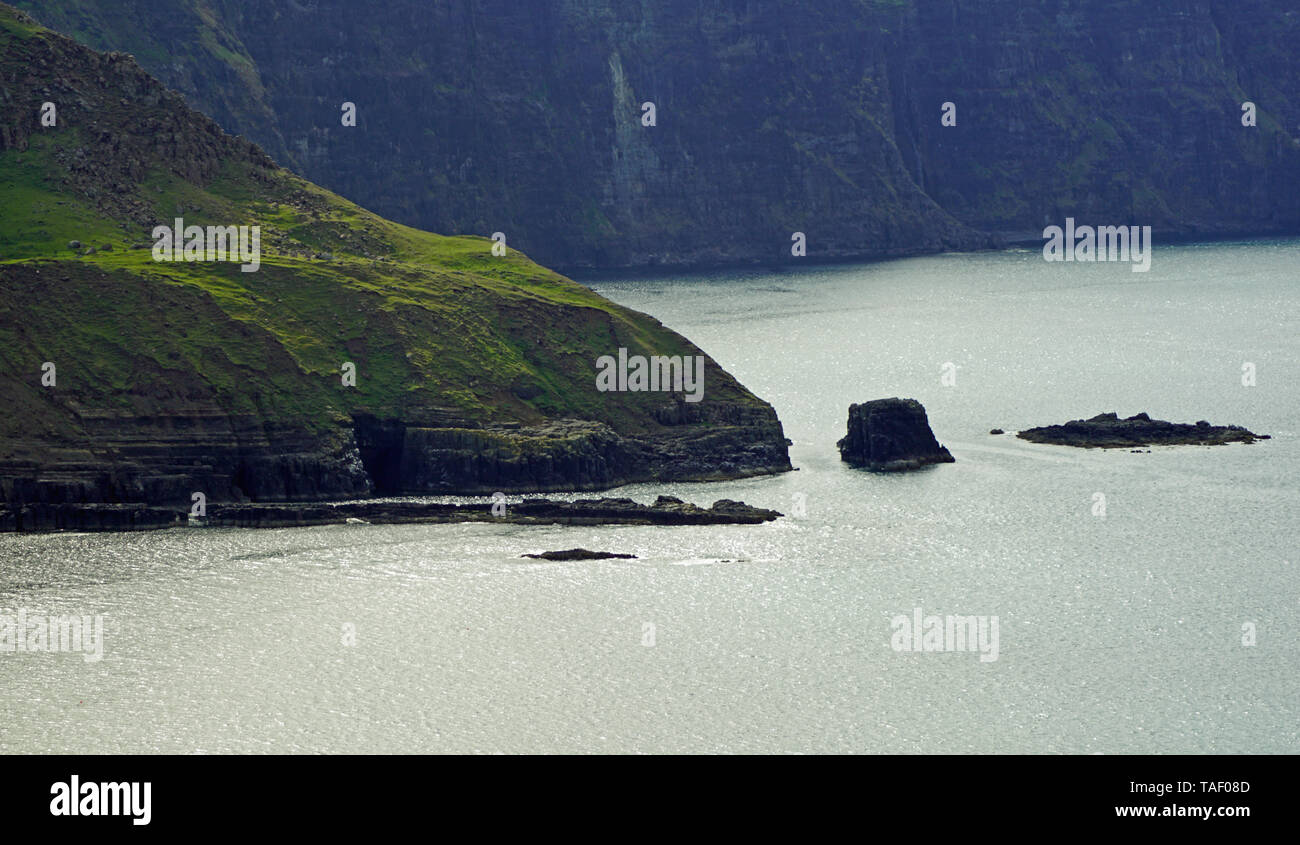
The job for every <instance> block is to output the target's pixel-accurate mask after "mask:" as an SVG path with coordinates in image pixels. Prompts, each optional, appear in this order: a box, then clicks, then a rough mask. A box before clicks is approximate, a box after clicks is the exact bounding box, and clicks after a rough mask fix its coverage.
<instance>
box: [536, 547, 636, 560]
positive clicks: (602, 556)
mask: <svg viewBox="0 0 1300 845" xmlns="http://www.w3.org/2000/svg"><path fill="white" fill-rule="evenodd" d="M520 557H529V558H532V559H534V560H636V555H628V554H621V553H619V552H593V551H592V550H591V549H581V548H579V549H564V550H563V551H558V552H541V553H540V554H535V555H531V554H530V555H520Z"/></svg>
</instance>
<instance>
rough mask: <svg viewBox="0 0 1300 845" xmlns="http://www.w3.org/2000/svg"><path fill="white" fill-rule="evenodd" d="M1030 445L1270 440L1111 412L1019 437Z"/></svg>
mask: <svg viewBox="0 0 1300 845" xmlns="http://www.w3.org/2000/svg"><path fill="white" fill-rule="evenodd" d="M1016 436H1017V437H1019V438H1020V439H1021V440H1028V441H1030V442H1031V443H1049V444H1052V445H1056V446H1075V447H1079V448H1083V449H1132V448H1133V447H1135V446H1183V445H1188V446H1218V445H1222V444H1224V443H1254V442H1255V441H1256V440H1269V439H1270V437H1269V435H1267V434H1255V433H1254V432H1252V431H1248V430H1247V429H1245V428H1242V427H1241V426H1239V425H1210V423H1209V422H1207V421H1205V420H1200V421H1198V422H1196V423H1195V424H1191V423H1173V422H1167V421H1166V420H1153V419H1151V417H1150V416H1148V415H1147V414H1145V413H1143V414H1135V415H1133V416H1131V417H1128V418H1127V419H1120V417H1119V415H1118V414H1116V413H1114V412H1111V413H1106V414H1098V415H1097V416H1095V417H1091V418H1090V419H1086V420H1071V421H1070V422H1067V423H1064V424H1062V425H1048V426H1041V427H1038V428H1030V429H1026V430H1024V431H1021V432H1018V433H1017V434H1016Z"/></svg>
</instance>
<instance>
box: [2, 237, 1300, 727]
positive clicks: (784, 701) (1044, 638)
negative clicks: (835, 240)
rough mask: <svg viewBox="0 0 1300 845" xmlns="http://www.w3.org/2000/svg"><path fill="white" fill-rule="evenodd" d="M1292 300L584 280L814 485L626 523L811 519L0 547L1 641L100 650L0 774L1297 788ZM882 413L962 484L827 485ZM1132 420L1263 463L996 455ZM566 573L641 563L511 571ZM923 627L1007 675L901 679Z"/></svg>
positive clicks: (881, 281)
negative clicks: (779, 761) (768, 778)
mask: <svg viewBox="0 0 1300 845" xmlns="http://www.w3.org/2000/svg"><path fill="white" fill-rule="evenodd" d="M1298 269H1300V242H1297V241H1283V242H1278V241H1270V242H1256V243H1250V244H1213V245H1195V246H1184V247H1171V248H1166V249H1161V250H1158V251H1157V253H1156V256H1155V261H1154V264H1153V266H1152V269H1151V272H1149V273H1146V274H1140V273H1131V272H1130V271H1129V270H1128V268H1127V267H1126V266H1121V265H1081V264H1073V265H1059V264H1058V265H1050V264H1047V263H1046V262H1044V261H1043V260H1042V258H1041V256H1040V255H1039V254H1038V253H1037V252H1009V253H1001V254H978V255H944V256H937V257H928V258H918V259H912V260H906V261H897V262H890V263H882V264H871V265H855V266H838V267H830V268H826V267H822V268H814V269H810V270H808V271H807V272H801V273H790V272H787V273H780V274H773V273H762V272H743V273H742V272H729V273H719V274H712V275H706V276H691V277H684V276H680V275H678V276H674V277H666V278H655V279H633V280H596V281H592V282H590V284H592V286H593V287H595V288H596V289H597V290H598V291H600V292H601V293H603V294H605V295H607V296H609V297H610V298H612V299H614V300H616V301H618V302H620V303H623V304H626V305H628V306H631V307H633V308H636V309H638V310H642V311H645V312H648V313H650V314H653V315H655V316H656V317H658V318H660V319H662V320H663V321H664V322H665V323H666V324H667V325H669V326H671V327H673V328H675V329H677V330H679V331H681V332H683V333H684V334H686V335H687V336H688V337H690V338H691V339H692V340H694V341H696V342H697V343H698V344H699V345H700V346H701V347H703V348H704V349H705V350H706V351H707V352H708V353H709V354H711V355H712V356H713V357H714V358H716V359H717V360H718V362H719V363H720V364H721V365H722V366H724V367H725V368H727V369H728V370H730V371H731V372H732V373H734V374H735V375H736V376H737V377H738V378H739V379H740V380H741V381H742V382H743V383H744V384H746V385H747V386H748V387H750V388H751V389H752V390H753V391H754V392H755V393H757V394H758V395H760V396H763V397H764V398H766V399H768V400H770V401H771V402H772V403H773V404H774V406H775V407H776V409H777V412H778V413H779V414H780V417H781V419H782V421H783V422H784V424H785V428H786V432H787V434H788V435H789V436H790V437H791V438H792V439H793V440H794V446H793V448H792V450H791V456H792V459H793V461H794V464H795V465H796V466H797V467H798V468H799V470H798V471H797V472H793V473H788V474H785V475H783V476H780V477H772V478H761V479H749V480H745V481H740V482H735V483H721V484H694V485H692V484H680V485H638V486H633V487H628V488H624V489H622V490H619V491H618V494H619V495H627V496H633V497H636V498H638V499H642V500H646V501H649V500H652V499H653V497H654V496H655V495H657V494H660V493H668V494H673V495H678V496H681V497H683V498H687V499H690V500H693V501H697V502H701V503H704V504H708V503H711V502H712V501H713V500H715V499H718V498H737V499H743V500H745V501H747V502H750V503H751V504H756V505H764V506H770V507H776V508H778V509H780V510H782V511H785V512H787V513H790V512H793V511H794V509H795V508H796V506H797V497H799V496H800V494H802V500H803V501H804V502H806V516H805V517H802V518H793V517H792V518H786V519H782V520H780V521H778V522H776V523H773V524H768V525H764V526H757V527H688V528H641V527H600V528H560V527H521V526H502V525H454V526H420V525H407V526H328V527H316V528H303V529H284V530H263V531H246V530H233V529H232V530H225V529H221V530H218V529H178V530H170V531H160V532H150V533H139V534H99V535H87V534H81V535H45V536H14V535H0V608H9V611H10V612H12V611H13V610H14V609H15V608H17V607H23V608H26V609H27V611H28V613H40V612H46V613H55V614H58V613H78V614H104V615H105V618H106V626H107V633H106V635H105V650H104V657H103V659H102V660H101V661H99V662H86V661H85V660H84V659H83V658H82V656H80V655H76V654H48V653H0V751H4V752H46V751H58V752H140V751H143V752H154V751H157V752H223V751H225V752H231V751H233V752H260V751H289V752H299V751H302V752H314V751H338V752H343V751H350V752H406V751H483V752H497V751H525V752H539V751H595V752H613V751H633V752H650V751H774V752H804V751H862V752H946V751H952V752H974V751H979V752H997V751H1005V752H1013V751H1032V752H1076V753H1090V752H1104V753H1123V752H1152V751H1161V752H1174V751H1180V752H1247V751H1249V752H1291V753H1295V752H1298V751H1300V727H1298V726H1300V634H1298V633H1297V632H1298V630H1300V628H1298V627H1297V623H1298V622H1300V575H1297V563H1298V562H1300V550H1298V549H1297V536H1298V534H1300V529H1298V528H1297V524H1300V520H1298V519H1297V517H1298V516H1300V491H1298V489H1297V488H1298V486H1297V481H1296V479H1297V477H1298V475H1300V449H1298V446H1297V443H1298V441H1297V430H1298V423H1297V413H1298V412H1300V282H1298V281H1297V279H1298V272H1297V271H1298ZM1247 362H1249V363H1253V364H1254V365H1255V368H1256V373H1257V376H1256V379H1257V383H1256V386H1254V387H1247V386H1243V384H1242V375H1243V370H1242V367H1243V364H1245V363H1247ZM946 363H952V364H953V365H955V373H956V378H955V384H952V385H951V386H946V385H945V384H944V383H943V382H942V380H941V377H942V375H943V372H944V364H946ZM706 390H707V385H706ZM895 395H897V396H905V397H909V396H910V397H915V398H916V399H919V400H920V401H921V402H922V403H923V404H924V405H925V407H926V408H927V410H928V411H929V415H930V420H931V423H932V425H933V427H934V429H935V432H936V433H937V435H938V436H939V438H940V440H941V441H942V442H943V443H945V445H947V446H948V447H950V449H951V450H952V452H953V454H954V456H955V457H956V458H957V463H955V464H951V465H944V466H939V467H935V468H932V469H928V470H924V471H920V472H915V473H910V474H897V475H879V474H872V473H868V472H864V471H860V470H854V469H851V468H848V467H846V466H845V465H843V464H842V463H841V462H840V460H839V457H838V453H837V452H836V449H835V441H836V440H837V439H838V438H839V437H841V436H843V433H844V425H845V419H846V416H847V408H848V405H849V404H850V403H851V402H861V401H865V400H868V399H874V398H881V397H888V396H895ZM1111 410H1113V411H1118V412H1119V413H1121V414H1123V415H1126V416H1127V415H1130V414H1133V413H1137V412H1138V411H1147V412H1149V413H1151V415H1152V416H1154V417H1160V418H1165V419H1173V420H1178V421H1186V422H1192V421H1195V420H1198V419H1209V420H1210V421H1211V422H1214V423H1237V424H1241V425H1245V426H1247V427H1249V428H1251V429H1253V430H1255V431H1257V432H1262V433H1268V434H1271V435H1273V439H1272V440H1271V441H1268V442H1265V443H1259V444H1255V445H1251V446H1245V445H1231V446H1221V447H1215V448H1202V447H1179V448H1156V449H1152V451H1151V452H1150V453H1149V454H1148V453H1142V454H1132V453H1129V452H1127V451H1105V452H1102V451H1082V450H1071V449H1067V448H1062V447H1052V446H1045V445H1035V444H1029V443H1025V442H1022V441H1018V440H1016V439H1015V438H1013V437H1011V436H1010V435H1008V436H1002V437H995V436H990V435H989V434H988V431H989V429H990V428H993V427H1001V428H1004V429H1007V430H1008V431H1014V430H1016V429H1019V428H1025V427H1029V426H1031V425H1041V424H1048V423H1053V422H1061V421H1064V420H1067V419H1073V418H1077V417H1080V416H1091V415H1093V414H1096V413H1099V412H1101V411H1111ZM1097 493H1101V494H1102V495H1103V496H1104V497H1105V506H1106V507H1105V514H1104V516H1102V515H1100V514H1095V513H1094V510H1095V509H1096V506H1097V504H1098V501H1099V500H1098V499H1097V497H1096V496H1095V494H1097ZM572 546H585V547H588V548H595V549H603V550H609V551H620V552H631V553H634V554H636V555H638V556H639V559H637V560H632V561H598V562H587V563H545V562H534V561H524V560H521V559H520V558H519V555H520V554H521V553H523V552H533V551H542V550H547V549H556V548H568V547H572ZM916 607H921V608H923V609H924V611H925V613H926V614H927V615H928V614H930V613H934V614H939V615H946V614H963V615H965V614H979V615H997V616H998V617H999V620H1000V638H999V639H1000V642H999V652H1000V653H999V656H998V659H997V660H996V661H993V662H981V661H980V660H979V659H978V655H976V654H973V653H969V652H965V653H910V652H903V653H900V652H897V651H895V650H894V649H893V648H891V645H890V640H891V635H892V628H891V624H890V621H891V619H892V618H893V617H894V616H896V615H899V614H904V615H910V614H911V613H912V611H913V609H914V608H916ZM1247 623H1252V624H1253V625H1254V630H1255V637H1256V641H1257V644H1256V645H1254V646H1247V645H1243V637H1244V636H1245V634H1244V632H1243V625H1246V624H1247ZM347 625H351V626H353V628H351V629H348V628H346V627H345V626H347ZM649 626H653V628H650V627H649ZM348 630H355V638H356V639H355V645H345V644H344V643H343V640H344V635H345V633H346V632H347V631H348ZM651 642H652V643H653V644H652V645H651V644H649V643H651Z"/></svg>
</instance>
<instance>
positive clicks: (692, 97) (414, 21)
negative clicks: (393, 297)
mask: <svg viewBox="0 0 1300 845" xmlns="http://www.w3.org/2000/svg"><path fill="white" fill-rule="evenodd" d="M21 5H24V6H25V7H27V8H28V9H30V10H31V11H33V12H35V13H36V14H37V15H38V16H40V17H41V18H42V19H43V20H45V21H46V22H47V23H49V24H51V25H52V26H54V27H56V28H59V29H64V30H67V31H69V32H72V33H74V34H75V35H76V36H77V37H80V38H83V39H85V40H86V41H87V42H89V43H91V44H93V45H94V46H97V47H100V48H103V49H119V50H126V51H131V52H133V53H135V54H136V55H137V56H138V58H139V59H140V61H141V62H142V63H143V64H144V66H145V67H147V68H148V69H150V70H151V71H153V72H154V73H156V74H157V75H158V76H159V77H160V78H162V79H163V80H164V81H166V82H167V83H168V84H169V85H172V86H174V87H176V88H177V89H178V90H180V91H182V92H183V93H185V94H186V96H187V97H188V98H189V100H190V102H191V103H192V104H193V105H195V106H196V107H198V108H200V109H201V110H203V111H205V112H208V113H210V114H212V115H214V116H215V117H216V118H217V119H218V121H220V122H221V123H222V124H223V125H224V126H225V127H226V128H227V129H229V130H232V131H235V132H239V133H242V134H245V135H247V136H248V137H249V138H252V139H253V140H255V141H257V142H258V143H259V144H261V145H262V146H264V147H265V148H266V149H267V150H268V151H269V152H270V153H271V154H272V155H273V156H275V157H276V158H278V159H280V160H281V161H283V162H285V163H286V164H288V165H289V166H290V167H292V168H294V169H296V170H297V171H298V172H300V173H302V174H304V175H305V176H307V177H308V178H310V179H312V180H314V181H317V182H319V183H321V184H323V185H325V186H327V187H329V188H331V189H333V190H335V191H337V192H339V193H341V194H343V195H344V196H347V197H349V198H350V199H352V200H354V201H356V202H358V203H360V204H361V205H363V206H365V207H367V208H370V209H372V210H374V211H376V212H379V213H381V214H383V215H385V216H388V217H391V218H393V219H396V220H399V221H401V222H404V223H408V224H412V225H417V226H420V227H422V228H427V229H431V230H434V231H442V232H450V233H470V234H479V235H488V234H491V233H492V232H496V231H501V232H505V233H506V234H507V236H508V238H509V239H510V242H511V243H512V244H514V245H516V246H518V247H520V248H521V249H523V250H525V251H526V252H528V253H529V254H530V255H532V256H534V257H535V258H537V259H538V260H541V261H543V262H544V263H549V264H553V265H558V266H562V267H570V268H574V267H583V266H641V265H653V264H691V263H731V262H738V263H745V262H780V261H789V260H791V256H790V246H791V236H792V233H793V232H796V231H802V232H805V234H806V235H807V239H808V251H809V255H810V256H813V257H820V258H830V257H845V256H885V255H898V254H906V253H909V252H916V251H928V250H937V249H945V248H961V247H974V246H980V245H985V244H988V243H989V242H990V241H989V238H988V237H987V236H986V235H980V234H978V233H977V232H976V231H974V230H980V231H994V232H999V233H1004V232H1020V231H1032V230H1041V229H1042V227H1043V225H1044V221H1048V220H1050V221H1057V222H1059V221H1060V219H1061V218H1062V217H1064V216H1066V215H1070V214H1073V215H1075V216H1076V217H1080V218H1096V219H1099V220H1103V221H1105V222H1107V223H1113V224H1119V223H1123V222H1127V221H1129V220H1132V221H1133V222H1139V223H1143V224H1150V225H1153V226H1155V227H1157V230H1158V231H1160V232H1161V233H1170V232H1173V233H1181V234H1188V235H1191V234H1197V233H1202V234H1211V233H1226V232H1243V233H1263V232H1275V231H1296V230H1297V229H1300V199H1297V197H1300V192H1298V191H1296V190H1294V186H1296V185H1297V184H1300V146H1297V135H1300V94H1297V91H1300V62H1298V61H1297V59H1296V55H1297V53H1296V51H1295V50H1294V44H1295V43H1296V36H1297V35H1298V34H1300V32H1298V28H1300V13H1298V12H1297V11H1296V10H1295V9H1294V7H1293V6H1292V5H1289V4H1288V3H1286V2H1283V1H1282V0H1034V2H1025V1H1024V0H982V2H978V3H970V2H961V3H959V2H956V0H912V2H906V0H851V2H850V1H846V0H797V2H796V0H766V2H757V0H731V2H716V3H707V4H705V3H698V2H694V0H656V2H632V3H624V2H611V0H586V1H585V2H577V0H529V2H519V0H475V2H472V3H469V2H461V0H433V2H425V1H424V0H421V1H420V2H416V0H391V1H390V2H384V3H361V2H356V0H271V1H269V2H247V0H205V2H199V0H137V2H135V3H132V4H131V5H130V6H129V7H126V8H122V5H121V4H119V3H115V2H110V0H41V2H39V3H37V2H28V3H24V4H21ZM1247 99H1250V100H1253V101H1254V102H1256V103H1257V106H1258V109H1259V125H1258V126H1257V127H1255V128H1254V129H1249V130H1248V129H1246V128H1244V127H1242V126H1241V123H1240V115H1241V112H1240V105H1241V102H1242V101H1244V100H1247ZM344 102H354V103H356V105H357V109H358V112H357V125H356V126H355V127H344V126H342V125H341V122H340V108H341V105H342V103H344ZM645 102H653V103H654V104H655V106H656V111H657V114H656V118H657V125H655V126H653V127H646V126H643V125H642V124H641V117H642V110H641V105H642V103H645ZM944 102H953V103H955V104H956V105H957V124H956V126H951V127H943V126H941V125H940V120H939V118H940V106H941V104H942V103H944ZM1288 186H1289V187H1288Z"/></svg>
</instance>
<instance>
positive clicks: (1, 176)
mask: <svg viewBox="0 0 1300 845" xmlns="http://www.w3.org/2000/svg"><path fill="white" fill-rule="evenodd" d="M0 101H3V102H4V103H5V109H4V112H3V116H2V118H0V120H2V122H0V208H2V211H0V406H2V407H8V408H12V409H14V412H13V413H9V414H6V415H3V416H0V459H3V458H6V457H9V458H14V457H15V456H21V455H29V454H32V455H36V456H37V457H39V454H40V452H41V448H42V443H45V442H52V441H56V440H58V441H68V442H72V441H76V440H77V439H78V438H85V437H87V436H88V434H87V432H88V430H89V429H87V427H86V421H87V420H88V419H93V418H101V417H121V418H156V417H158V416H160V415H178V416H184V415H186V414H194V413H196V412H197V411H196V409H199V410H201V412H202V413H203V414H207V415H212V414H217V415H220V414H226V415H232V416H234V415H254V416H256V417H258V418H260V419H262V420H266V421H273V422H274V423H275V424H277V425H281V426H293V427H298V428H301V429H302V430H304V431H315V432H319V431H322V430H324V429H328V428H330V427H333V426H339V425H346V424H347V423H348V421H349V420H350V419H351V418H352V417H353V416H354V415H357V414H366V415H373V416H375V417H378V418H380V419H401V420H403V421H404V422H405V423H406V424H408V425H441V426H449V425H478V424H484V423H504V422H518V423H521V424H524V425H529V424H536V423H540V422H543V421H546V420H552V419H560V418H575V419H583V420H594V421H599V422H603V423H606V424H608V425H610V426H611V427H612V428H613V429H614V430H615V431H618V432H620V433H625V434H643V433H650V434H653V433H655V432H658V431H661V430H663V428H664V427H663V426H662V425H661V424H660V423H659V422H657V418H656V410H657V409H660V408H661V407H662V406H663V404H664V402H665V396H664V394H650V393H623V394H602V393H598V392H597V391H596V390H595V388H594V377H595V368H594V362H595V360H596V358H597V357H598V356H600V355H605V354H612V353H614V352H615V351H616V350H617V348H618V347H620V346H626V347H629V349H630V350H631V351H632V352H633V354H636V353H638V352H640V353H643V354H661V355H673V354H687V355H689V354H700V353H699V350H698V349H696V348H695V347H694V346H693V345H692V344H691V343H690V342H689V341H687V340H686V339H685V338H683V337H681V336H680V335H678V334H676V333H674V332H672V331H670V330H668V329H666V328H664V327H663V326H662V325H661V324H659V323H658V321H656V320H654V319H653V318H651V317H648V316H646V315H644V314H640V313H637V312H633V311H630V310H628V309H625V308H621V307H619V306H617V305H615V304H613V303H611V302H609V301H608V300H606V299H604V298H602V297H600V296H598V295H597V294H595V293H594V292H592V291H591V290H589V289H587V288H585V287H583V286H581V285H578V284H576V283H574V282H572V281H570V280H568V279H566V278H564V277H562V276H560V275H557V274H556V273H553V272H551V271H549V270H546V269H545V268H542V267H540V266H538V265H536V264H534V263H533V262H531V261H529V260H528V259H527V258H526V257H525V256H523V255H522V254H520V253H519V252H517V251H515V250H513V249H512V250H509V251H508V252H507V254H506V255H505V256H503V257H496V256H494V255H492V251H491V247H492V243H491V242H490V241H488V240H485V239H482V238H471V237H442V236H438V235H434V234H430V233H428V232H422V231H418V230H415V229H411V228H408V227H405V226H401V225H398V224H395V223H392V222H390V221H387V220H384V219H382V218H380V217H378V216H376V215H374V214H372V213H370V212H368V211H366V210H364V209H362V208H360V207H358V206H356V205H354V204H352V203H350V202H348V201H346V200H344V199H342V198H340V197H338V196H335V195H334V194H331V193H329V192H328V191H325V190H323V189H321V188H318V187H316V186H314V185H312V184H310V183H308V182H306V181H304V180H302V179H301V178H298V177H296V176H294V175H293V174H291V173H289V172H288V171H286V170H283V169H280V168H278V167H276V166H275V165H274V163H273V162H271V161H270V159H269V158H267V157H266V156H265V154H263V153H262V152H261V151H260V150H259V149H258V148H257V147H255V146H254V145H252V144H250V143H248V142H246V141H244V140H242V139H239V138H233V137H230V136H227V135H225V134H224V133H222V131H221V130H220V129H219V128H217V127H216V125H215V124H214V123H212V122H211V121H209V120H208V119H207V118H206V117H204V116H202V115H200V114H198V113H196V112H193V111H191V110H189V109H188V108H187V107H186V106H185V105H184V104H183V102H182V101H181V100H180V98H179V96H177V95H175V94H174V93H172V92H169V91H167V90H166V89H164V88H163V87H162V86H161V85H160V84H159V83H157V82H156V81H155V80H153V79H152V78H151V77H149V76H148V75H147V74H145V73H144V72H143V71H141V70H140V69H139V68H138V66H137V65H136V64H135V63H134V61H133V60H131V59H130V58H129V57H126V56H120V55H117V54H107V55H105V54H98V53H95V52H94V51H91V50H89V49H87V48H85V47H82V46H80V45H77V44H76V43H74V42H72V41H71V40H69V39H67V38H64V37H63V36H60V35H57V34H55V33H53V32H50V31H48V30H45V29H43V28H41V27H39V26H37V25H35V24H34V23H33V22H32V21H31V19H30V18H27V17H26V16H25V15H23V14H22V13H19V12H15V11H14V10H13V9H11V8H9V7H7V6H4V5H3V4H0ZM45 101H51V102H54V103H55V104H56V107H57V110H58V111H57V117H58V122H57V125H56V126H54V127H43V126H41V125H40V121H39V114H40V109H41V104H42V103H43V102H45ZM177 216H182V217H183V218H184V221H185V223H186V225H194V224H197V225H201V226H207V225H220V226H229V225H248V226H252V225H257V226H260V227H261V246H262V256H261V266H260V269H259V270H258V271H256V272H249V273H245V272H241V271H240V269H239V266H238V264H235V263H223V262H196V263H186V262H177V263H170V262H159V261H155V260H154V258H153V255H152V250H151V249H150V247H152V245H153V242H154V239H153V237H152V235H151V231H152V229H153V227H154V226H155V225H160V224H161V225H170V223H171V221H172V219H173V218H175V217H177ZM73 241H78V242H80V244H81V246H80V247H76V248H74V247H71V246H70V245H69V244H70V242H73ZM89 248H93V250H94V251H93V252H92V251H91V250H90V249H89ZM46 361H50V362H54V363H55V364H56V366H57V368H58V369H57V374H58V384H57V388H55V389H50V388H48V387H43V386H42V385H41V384H40V375H41V365H42V363H43V362H46ZM344 362H352V363H354V364H355V366H356V373H357V384H356V387H355V388H351V387H344V386H343V385H342V383H341V379H340V367H341V365H342V364H343V363H344ZM706 385H707V390H706V399H705V402H704V403H703V406H706V407H707V406H713V407H719V406H728V405H741V406H746V407H752V408H766V405H765V403H762V402H761V401H760V400H758V399H757V398H755V397H754V396H753V395H752V394H750V393H749V392H748V391H747V390H745V389H744V388H743V387H742V386H741V385H739V384H738V383H737V382H736V381H735V380H734V379H733V378H731V377H730V376H729V375H727V374H726V373H725V372H723V371H722V370H720V369H719V368H718V367H717V366H716V365H714V364H713V362H712V361H710V362H709V364H708V369H707V374H706ZM705 416H706V417H707V416H708V415H707V414H706V415H705ZM707 424H708V423H701V425H707Z"/></svg>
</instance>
